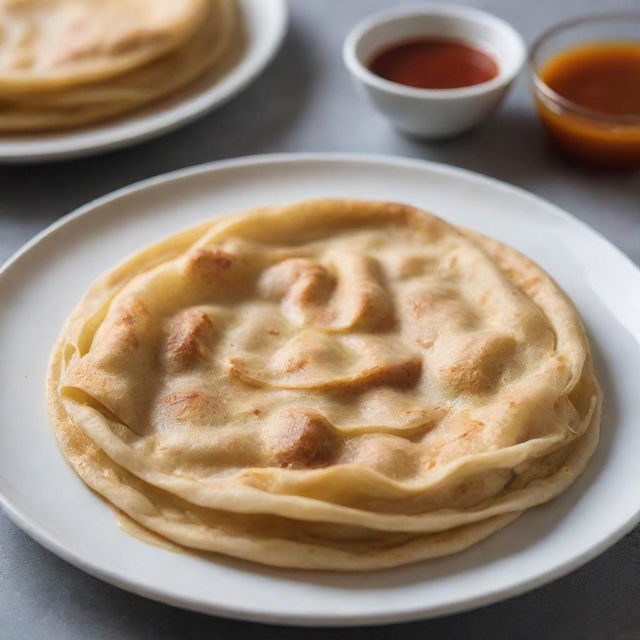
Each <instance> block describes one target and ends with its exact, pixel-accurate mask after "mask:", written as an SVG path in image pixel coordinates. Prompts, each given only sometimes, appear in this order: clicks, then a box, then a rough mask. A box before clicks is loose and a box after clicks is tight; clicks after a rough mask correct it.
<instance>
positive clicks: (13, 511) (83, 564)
mask: <svg viewBox="0 0 640 640" xmlns="http://www.w3.org/2000/svg"><path fill="white" fill-rule="evenodd" d="M291 162H296V163H300V162H310V163H317V162H322V163H327V164H331V163H345V162H347V163H361V164H371V165H378V166H384V165H387V166H389V165H391V166H395V167H399V168H403V167H404V168H410V169H426V170H429V171H435V172H441V173H446V174H449V175H457V176H459V177H461V178H463V179H465V180H467V181H471V182H474V183H475V184H484V185H488V186H491V187H492V188H496V189H499V190H501V191H503V192H506V193H510V194H513V195H516V196H518V197H524V198H526V199H529V200H530V201H532V202H533V203H535V204H537V205H539V206H543V207H545V208H547V209H551V210H553V213H554V214H555V215H558V216H559V217H560V218H562V219H563V220H564V221H565V222H570V223H571V224H576V223H577V224H578V225H579V226H580V227H581V230H582V231H583V232H585V233H587V234H589V235H591V236H592V238H593V239H596V240H597V241H599V242H601V243H604V245H606V247H607V249H608V250H610V251H611V250H612V251H613V252H614V253H615V254H617V256H618V257H619V258H622V260H623V262H625V263H626V265H627V266H629V267H631V269H632V271H634V272H635V274H636V275H637V276H638V277H640V267H639V266H638V265H636V264H635V263H634V262H633V261H632V260H631V258H629V256H627V255H626V254H625V253H624V252H623V251H622V250H621V249H619V248H618V247H617V246H616V245H614V244H613V243H612V242H611V241H610V240H608V239H607V238H606V237H605V236H603V235H602V234H600V233H599V232H598V231H596V230H595V229H593V228H592V227H590V226H589V225H588V224H586V223H585V222H583V221H582V220H580V219H579V218H576V217H574V216H573V215H571V214H570V213H568V212H567V211H565V210H564V209H562V208H561V207H559V206H557V205H555V204H553V203H552V202H550V201H548V200H546V199H545V198H542V197H540V196H538V195H536V194H534V193H531V192H529V191H527V190H526V189H524V188H522V187H519V186H515V185H512V184H509V183H507V182H504V181H501V180H499V179H497V178H493V177H491V176H487V175H485V174H482V173H479V172H475V171H471V170H468V169H463V168H461V167H456V166H452V165H448V164H445V163H440V162H435V161H430V160H422V159H416V158H406V157H402V156H394V155H385V154H367V153H351V152H306V153H269V154H256V155H250V156H243V157H240V158H232V159H226V160H216V161H211V162H207V163H203V164H198V165H193V166H190V167H186V168H181V169H177V170H174V171H170V172H166V173H163V174H159V175H156V176H153V177H150V178H146V179H143V180H140V181H137V182H134V183H132V184H129V185H126V186H124V187H121V188H119V189H116V190H114V191H112V192H109V193H107V194H105V195H102V196H99V197H97V198H95V199H93V200H91V201H89V202H87V203H86V204H84V205H82V206H80V207H78V208H76V209H74V210H73V211H71V212H70V213H68V214H66V215H64V216H62V217H61V218H59V219H58V220H56V221H55V222H53V223H52V224H50V225H48V226H47V227H45V229H43V230H42V231H40V232H39V233H37V234H36V235H35V236H34V237H33V238H31V240H29V241H28V242H26V243H25V244H24V245H23V246H22V247H20V248H19V249H18V250H17V251H15V252H14V253H13V254H12V255H11V256H10V257H9V258H8V259H7V260H5V261H4V262H3V263H2V264H0V278H2V277H3V276H4V274H5V273H6V272H7V271H8V270H9V269H11V268H13V267H14V265H16V263H17V262H18V261H19V260H20V259H21V257H22V256H23V255H25V254H26V253H28V252H29V251H30V250H31V249H32V248H34V247H35V246H36V245H38V244H39V243H40V241H41V240H43V239H44V238H46V237H48V236H50V235H53V234H55V233H58V232H60V231H61V230H62V229H64V227H65V226H66V225H68V224H69V223H71V222H73V221H74V220H76V219H78V218H80V217H82V216H85V215H90V214H91V213H93V212H95V211H96V210H99V209H100V208H101V207H102V206H103V205H105V204H108V203H111V202H113V201H115V200H118V199H120V198H126V197H129V196H131V195H133V194H136V193H139V192H141V191H144V190H146V189H150V188H153V187H155V186H159V185H163V184H166V183H168V182H176V181H179V180H181V179H184V178H190V177H193V176H197V175H202V174H206V173H208V172H212V171H214V172H215V171H219V170H225V169H230V168H231V169H232V168H242V167H247V166H252V167H259V166H261V165H273V164H287V163H291ZM633 338H634V339H635V340H636V341H638V342H639V343H640V336H639V335H638V334H637V333H636V334H633ZM0 507H2V509H3V510H4V512H5V513H6V515H7V516H8V517H9V518H10V519H11V520H12V522H13V523H14V524H16V525H17V526H18V527H19V528H20V529H22V530H23V531H24V532H25V533H26V534H27V535H29V536H30V537H31V538H32V539H34V540H36V541H37V542H38V543H39V544H41V545H42V546H43V547H45V548H46V549H48V550H49V551H51V552H52V553H54V554H55V555H57V556H58V557H60V558H62V559H63V560H65V561H67V562H69V563H70V564H72V565H73V566H75V567H77V568H79V569H81V570H83V571H85V572H86V573H89V574H90V575H92V576H94V577H96V578H98V579H100V580H103V581H105V582H107V583H109V584H112V585H115V586H117V587H119V588H122V589H124V590H126V591H129V592H132V593H135V594H137V595H141V596H143V597H146V598H149V599H152V600H156V601H159V602H163V603H165V604H169V605H173V606H177V607H180V608H183V609H187V610H191V611H198V612H201V613H206V614H209V615H219V616H223V617H226V618H231V619H236V620H242V621H252V622H262V623H267V624H280V625H290V626H307V627H308V626H323V627H338V626H358V625H367V626H373V625H384V624H391V623H394V622H408V621H411V620H419V619H428V618H435V617H439V616H443V615H447V614H453V613H460V612H463V611H469V610H472V609H476V608H478V607H481V606H486V605H489V604H492V603H495V602H499V601H502V600H506V599H508V598H512V597H515V596H517V595H521V594H523V593H525V592H528V591H531V590H533V589H536V588H538V587H541V586H542V585H544V584H547V583H549V582H552V581H554V580H556V579H558V578H560V577H562V576H565V575H567V574H568V573H570V572H572V571H574V570H575V569H577V568H578V567H580V566H582V565H584V564H585V563H587V562H589V561H590V560H592V559H593V558H595V557H597V556H598V555H600V554H601V553H602V552H604V551H605V550H606V549H608V548H609V547H610V546H612V545H613V544H615V543H616V542H617V541H618V540H620V539H621V538H622V537H623V536H624V535H626V534H627V533H628V532H630V531H631V530H632V529H633V528H634V527H635V526H636V525H637V524H638V523H640V510H638V511H636V513H634V514H633V516H632V517H630V518H629V519H627V520H626V521H624V522H622V523H621V524H619V525H618V526H617V527H616V528H614V529H613V530H612V531H610V532H609V534H608V535H607V536H605V537H603V538H602V539H601V540H600V541H598V542H597V543H595V544H593V545H591V546H590V547H589V548H588V549H586V550H585V551H583V552H582V553H580V554H578V555H576V556H575V557H572V558H571V559H570V560H569V561H564V562H562V563H561V564H559V565H558V566H557V567H555V568H554V569H552V570H549V571H546V572H544V573H543V574H541V575H539V576H536V577H533V578H528V579H523V580H520V581H519V582H518V583H517V584H512V585H509V586H504V587H498V588H495V589H491V590H487V591H485V592H483V593H482V594H479V595H477V596H475V597H468V598H466V599H465V600H462V601H456V602H453V603H446V604H442V605H440V606H438V607H433V606H424V607H420V606H416V607H415V608H413V609H412V610H411V611H408V612H407V611H402V612H391V613H379V614H338V615H333V616H331V615H330V616H325V615H319V614H308V613H299V614H293V615H289V614H287V615H286V616H283V614H279V613H273V612H270V611H259V610H256V609H255V608H253V609H252V608H245V607H243V606H228V605H215V604H211V603H210V602H208V603H207V602H204V601H194V600H193V599H191V598H189V597H183V596H180V595H176V594H174V593H169V592H167V590H166V589H165V588H163V587H157V586H154V587H149V586H148V585H141V584H140V583H139V582H136V581H135V579H131V578H128V577H127V576H123V575H121V574H120V573H118V572H116V571H110V570H108V569H104V568H103V567H100V566H98V565H97V564H96V563H95V562H94V561H93V560H92V559H91V558H88V557H86V556H84V555H83V554H78V553H75V552H74V551H73V550H71V549H69V548H68V547H66V546H65V544H64V542H63V541H60V540H58V537H57V536H56V534H55V533H53V532H51V531H49V530H48V528H47V527H46V525H45V526H43V525H41V524H39V523H38V522H37V518H34V519H30V518H29V516H28V515H27V514H25V513H23V512H22V511H21V509H20V508H19V507H17V506H16V505H14V504H13V501H12V499H11V498H10V497H9V496H7V495H5V494H4V492H3V491H2V489H1V488H0Z"/></svg>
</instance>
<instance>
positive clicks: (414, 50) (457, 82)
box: [369, 39, 498, 89]
mask: <svg viewBox="0 0 640 640" xmlns="http://www.w3.org/2000/svg"><path fill="white" fill-rule="evenodd" d="M369 69H370V70H371V71H372V72H373V73H375V74H376V75H378V76H380V77H381V78H384V79H385V80H390V81H391V82H397V83H398V84H404V85H406V86H408V87H417V88H419V89H457V88H459V87H469V86H471V85H474V84H480V83H482V82H487V81H488V80H491V79H492V78H495V77H496V76H497V75H498V65H497V64H496V62H495V60H494V59H493V58H492V57H491V56H489V55H487V54H486V53H484V52H483V51H480V50H478V49H474V48H473V47H470V46H469V45H466V44H464V43H462V42H457V41H454V40H435V39H423V40H409V41H406V42H400V43H399V44H396V45H394V46H392V47H389V48H388V49H384V50H383V51H381V52H380V53H378V54H377V55H376V56H374V58H373V59H372V60H371V62H370V63H369Z"/></svg>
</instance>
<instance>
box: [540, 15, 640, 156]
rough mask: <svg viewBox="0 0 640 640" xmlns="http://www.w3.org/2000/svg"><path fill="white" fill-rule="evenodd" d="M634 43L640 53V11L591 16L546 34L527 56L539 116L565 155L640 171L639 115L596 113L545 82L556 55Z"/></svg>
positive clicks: (563, 24)
mask: <svg viewBox="0 0 640 640" xmlns="http://www.w3.org/2000/svg"><path fill="white" fill-rule="evenodd" d="M617 42H621V43H622V42H624V43H633V44H637V45H638V49H639V51H640V12H631V13H611V14H600V15H594V16H588V17H585V18H581V19H578V20H571V21H569V22H564V23H562V24H559V25H557V26H555V27H553V28H552V29H549V30H548V31H546V32H545V33H543V34H542V35H541V36H540V37H539V38H538V40H537V41H536V42H535V43H534V45H533V47H532V48H531V52H530V54H529V71H530V74H531V85H532V91H533V96H534V101H535V104H536V108H537V110H538V114H539V115H540V118H541V119H542V122H543V124H544V126H545V129H546V130H547V132H548V133H549V135H550V137H551V139H552V140H553V142H554V143H555V144H556V146H557V147H559V148H560V149H561V150H562V151H563V152H565V153H566V154H568V155H569V156H571V157H573V158H576V159H578V160H580V161H583V162H586V163H588V164H591V165H595V166H603V167H640V113H630V114H622V115H614V114H610V113H604V112H601V111H595V110H593V109H589V108H587V107H584V106H581V105H579V104H576V103H575V102H572V101H571V100H568V99H567V98H565V97H563V96H562V95H560V94H558V93H556V92H555V91H554V90H553V89H552V88H551V87H550V86H549V85H547V84H546V82H545V81H544V80H543V79H542V75H543V74H542V71H543V70H544V67H545V65H546V64H547V63H548V62H549V61H550V60H552V59H553V58H554V57H555V56H556V55H558V54H560V53H562V52H565V51H567V50H570V49H572V48H574V47H579V46H582V45H591V44H605V43H606V44H610V43H617Z"/></svg>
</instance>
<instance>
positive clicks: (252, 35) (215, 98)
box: [0, 0, 288, 163]
mask: <svg viewBox="0 0 640 640" xmlns="http://www.w3.org/2000/svg"><path fill="white" fill-rule="evenodd" d="M237 1H238V6H239V8H240V13H241V21H242V24H243V26H244V31H245V36H244V37H245V46H244V49H243V52H242V55H241V56H240V57H239V59H238V60H236V61H235V62H234V64H233V66H232V67H231V68H230V69H229V70H228V71H227V72H225V73H224V75H222V77H219V76H220V73H219V71H218V69H212V70H211V72H209V73H207V74H205V75H204V76H203V77H202V78H200V79H199V80H198V81H197V82H195V83H193V84H192V85H190V86H189V87H188V88H186V89H184V90H183V91H180V92H178V93H176V94H175V95H174V96H171V97H169V98H166V99H164V100H160V101H158V102H156V103H154V104H152V105H149V106H148V107H145V108H144V109H141V110H139V111H136V112H134V113H132V114H130V115H126V116H123V117H120V118H117V119H115V120H112V121H109V122H106V123H104V124H99V125H93V126H89V127H85V128H82V129H78V130H70V131H63V132H60V133H39V134H28V135H27V134H25V135H10V136H7V135H4V136H3V135H0V163H26V162H43V161H46V160H63V159H68V158H75V157H79V156H86V155H91V154H95V153H99V152H103V151H110V150H112V149H117V148H119V147H125V146H128V145H131V144H134V143H135V142H141V141H143V140H148V139H149V138H153V137H156V136H159V135H161V134H163V133H166V132H168V131H171V130H172V129H176V128H177V127H179V126H182V125H185V124H187V123H188V122H191V121H192V120H194V119H195V118H197V117H199V116H202V115H204V114H205V113H207V112H209V111H211V110H213V109H215V108H216V107H219V106H220V105H222V104H223V103H224V102H226V101H227V100H229V99H230V98H231V97H233V96H234V95H235V94H236V93H238V92H239V91H240V90H242V89H243V88H244V87H246V86H247V85H248V84H249V83H250V82H251V81H252V80H253V79H254V78H255V77H256V76H257V75H258V74H259V73H260V72H261V71H262V70H263V69H264V68H265V66H266V65H267V63H268V62H269V61H270V60H271V59H272V58H273V56H274V55H275V54H276V51H277V50H278V46H279V45H280V43H281V42H282V40H283V38H284V36H285V33H286V28H287V15H288V14H287V5H286V0H237Z"/></svg>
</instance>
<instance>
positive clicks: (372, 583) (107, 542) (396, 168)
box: [0, 155, 640, 625]
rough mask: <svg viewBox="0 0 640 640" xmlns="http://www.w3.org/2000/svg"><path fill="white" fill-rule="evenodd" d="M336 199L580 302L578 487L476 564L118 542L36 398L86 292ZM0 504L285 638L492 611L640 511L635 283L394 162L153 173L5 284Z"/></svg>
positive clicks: (300, 161)
mask: <svg viewBox="0 0 640 640" xmlns="http://www.w3.org/2000/svg"><path fill="white" fill-rule="evenodd" d="M323 196H337V197H347V198H368V199H384V200H396V201H403V202H408V203H411V204H414V205H417V206H419V207H423V208H426V209H429V210H431V211H433V212H435V213H437V214H439V215H441V216H443V217H445V218H446V219H448V220H450V221H452V222H454V223H456V224H462V225H466V226H468V227H471V228H474V229H478V230H480V231H482V232H484V233H488V234H491V235H493V236H495V237H497V238H499V239H500V240H502V241H503V242H506V243H508V244H510V245H512V246H514V247H516V248H517V249H519V250H521V251H523V252H524V253H525V254H527V255H529V256H531V257H532V258H533V259H535V260H536V261H537V262H538V263H540V264H541V265H542V266H543V267H544V268H545V269H547V270H548V271H549V273H551V274H552V275H553V276H554V277H555V278H556V279H557V280H558V282H559V283H560V285H561V286H562V287H564V288H565V290H566V291H567V292H568V293H569V294H570V295H571V297H572V298H573V299H574V301H575V302H576V304H577V305H578V308H579V309H580V311H581V313H582V316H583V318H584V320H585V321H586V324H587V326H588V329H589V331H590V333H591V336H592V338H593V346H594V350H595V360H596V366H597V370H598V374H599V378H600V380H601V382H602V384H603V387H604V392H605V398H606V401H605V412H604V420H603V435H602V441H601V444H600V447H599V449H598V451H597V454H596V456H595V458H594V459H593V460H592V462H591V463H590V465H589V467H588V469H587V471H586V473H585V474H584V475H583V476H582V477H581V478H580V479H579V480H578V482H577V483H576V485H575V486H574V487H573V488H571V489H570V490H569V491H567V492H566V493H565V494H563V495H562V496H561V497H560V498H558V499H556V500H554V501H553V502H551V503H550V504H547V505H544V506H541V507H537V508H535V509H531V510H530V511H528V512H527V513H526V514H525V515H524V516H523V517H522V518H520V519H519V520H518V521H516V522H515V523H514V524H512V525H511V526H509V527H507V528H506V529H504V530H502V531H500V532H498V533H497V534H495V535H493V536H492V537H491V538H489V539H488V540H486V541H484V542H482V543H480V544H478V545H476V546H475V547H472V548H471V549H469V550H468V551H465V552H463V553H461V554H458V555H455V556H451V557H448V558H444V559H440V560H435V561H430V562H425V563H422V564H416V565H413V566H408V567H403V568H399V569H393V570H387V571H379V572H374V573H362V574H346V573H344V574H341V573H331V574H322V573H312V572H300V571H298V572H296V571H286V570H276V569H268V568H265V567H260V566H257V565H252V564H250V563H247V562H241V561H234V560H231V559H225V558H222V557H221V558H220V560H219V561H216V562H212V561H206V560H203V559H199V558H196V557H191V556H189V555H184V554H174V553H171V552H169V551H165V550H163V549H159V548H156V547H153V546H149V545H147V544H145V543H143V542H140V541H139V540H137V539H136V538H132V537H130V536H129V535H127V534H126V533H123V532H122V531H121V530H120V529H119V528H118V526H117V524H116V521H115V518H114V516H113V513H112V512H111V510H110V509H109V508H108V507H107V506H105V505H104V504H103V503H102V502H101V501H100V500H99V499H97V498H96V497H95V496H94V495H93V494H92V493H90V492H89V491H88V490H87V489H86V488H85V486H84V485H83V484H82V482H81V481H80V480H78V479H77V477H76V476H75V475H74V473H73V472H72V471H71V469H70V468H69V467H68V466H67V464H66V463H65V461H64V460H63V458H62V456H61V455H60V453H59V451H58V449H57V447H56V443H55V440H54V437H53V435H52V433H51V431H50V429H49V425H48V423H47V417H46V413H45V407H44V403H43V386H44V376H45V369H46V365H47V359H48V357H49V351H50V349H51V346H52V344H53V342H54V340H55V337H56V334H57V333H58V331H59V329H60V327H61V325H62V323H63V321H64V320H65V318H66V317H67V315H68V314H69V312H70V311H71V309H72V308H73V307H74V306H75V304H76V302H77V301H78V300H79V298H80V297H81V295H82V294H83V292H84V291H85V289H86V288H87V287H88V286H89V284H90V283H91V281H92V280H93V279H94V278H95V277H96V276H98V275H99V274H100V273H102V272H103V271H104V270H106V269H108V268H109V267H111V266H112V265H113V264H114V263H115V262H118V261H119V260H120V259H122V258H123V257H124V256H126V255H127V254H129V253H131V252H133V251H136V250H138V249H139V248H140V247H141V246H143V245H145V244H148V243H151V242H154V241H156V240H157V239H159V238H161V237H162V236H164V235H165V234H168V233H170V232H173V231H176V230H178V229H180V228H181V227H184V226H186V225H189V224H192V223H195V222H196V221H199V220H202V219H205V218H208V217H210V216H215V215H218V214H222V213H226V212H232V211H236V210H241V209H244V208H246V207H253V206H257V205H263V204H275V203H285V202H289V201H295V200H298V199H304V198H311V197H323ZM0 300H1V301H2V304H1V305H0V394H1V401H0V498H1V499H2V502H3V503H4V506H5V508H6V510H7V513H8V514H9V515H10V516H11V517H12V518H13V519H14V520H15V522H16V523H17V524H18V525H19V526H21V527H22V528H23V529H24V530H25V531H26V532H27V533H29V535H31V536H33V537H34V538H35V539H36V540H38V541H39V542H40V543H42V544H43V545H44V546H46V547H47V548H48V549H50V550H51V551H53V552H54V553H57V554H58V555H60V556H62V557H63V558H65V559H66V560H68V561H69V562H71V563H73V564H75V565H77V566H78V567H81V568H82V569H84V570H86V571H88V572H89V573H92V574H93V575H96V576H98V577H100V578H102V579H104V580H106V581H108V582H111V583H113V584H116V585H119V586H121V587H123V588H125V589H129V590H131V591H134V592H136V593H139V594H142V595H145V596H148V597H150V598H155V599H157V600H163V601H165V602H169V603H171V604H175V605H178V606H182V607H186V608H190V609H197V610H200V611H205V612H208V613H215V614H220V615H225V616H231V617H236V618H244V619H251V620H262V621H268V622H279V623H288V624H320V625H338V624H364V623H380V622H388V621H394V620H408V619H411V618H420V617H428V616H434V615H438V614H443V613H447V612H453V611H460V610H462V609H466V608H470V607H474V606H478V605H481V604H486V603H489V602H494V601H496V600H499V599H501V598H505V597H507V596H511V595H514V594H517V593H520V592H522V591H525V590H527V589H531V588H533V587H535V586H538V585H541V584H543V583H545V582H548V581H549V580H552V579H554V578H557V577H558V576H561V575H563V574H565V573H567V572H568V571H571V570H572V569H574V568H576V567H578V566H579V565H581V564H583V563H584V562H586V561H587V560H589V559H590V558H593V557H594V556H595V555H596V554H598V553H600V552H602V551H603V550H604V549H605V548H606V547H608V546H609V545H611V544H613V543H614V542H615V541H616V540H618V539H619V538H620V537H621V536H622V535H623V534H624V533H625V532H627V531H629V530H630V529H631V527H632V526H633V525H634V524H635V523H636V521H637V520H638V516H639V513H640V491H638V487H639V486H640V465H639V464H638V460H639V459H640V424H639V418H638V414H639V413H640V395H639V394H638V390H639V388H640V387H639V375H640V374H639V373H638V372H640V344H639V340H640V330H639V327H638V319H639V318H640V271H638V269H637V268H636V267H634V266H633V265H632V263H631V262H630V261H629V260H628V259H627V258H625V257H624V256H623V255H622V254H621V253H620V252H619V251H617V250H616V249H615V248H614V247H613V246H612V245H610V244H609V243H608V242H607V241H606V240H604V239H603V238H602V237H600V236H599V235H597V234H596V233H595V232H594V231H592V230H591V229H589V228H588V227H586V226H585V225H583V224H582V223H580V222H578V221H577V220H575V219H574V218H572V217H571V216H569V215H567V214H566V213H564V212H562V211H560V210H559V209H558V208H556V207H554V206H553V205H551V204H548V203H546V202H544V201H542V200H540V199H539V198H537V197H535V196H532V195H530V194H528V193H526V192H524V191H521V190H519V189H515V188H513V187H509V186H507V185H505V184H502V183H500V182H497V181H495V180H491V179H489V178H485V177H482V176H479V175H476V174H472V173H469V172H466V171H462V170H459V169H453V168H451V167H447V166H443V165H438V164H430V163H425V162H419V161H411V160H402V159H394V158H388V157H387V158H385V157H367V156H349V155H346V156H345V155H279V156H278V155H276V156H262V157H254V158H246V159H242V160H233V161H229V162H222V163H214V164H210V165H204V166H201V167H195V168H192V169H187V170H186V171H179V172H176V173H172V174H169V175H167V176H161V177H159V178H155V179H152V180H148V181H146V182H143V183H140V184H137V185H134V186H132V187H128V188H126V189H122V190H120V191H118V192H116V193H115V194H113V195H110V196H107V197H105V198H101V199H100V200H97V201H96V202H93V203H91V204H89V205H87V206H85V207H83V208H82V209H80V210H79V211H77V212H75V213H74V214H71V215H70V216H68V217H66V218H63V219H62V220H60V221H59V222H58V223H56V224H54V225H53V226H52V227H50V228H49V229H48V230H46V231H45V232H44V233H42V234H41V235H40V236H38V237H37V238H35V239H34V240H33V241H32V242H30V243H29V245H27V247H25V249H23V250H22V251H21V252H20V253H19V254H18V255H17V256H16V257H14V258H13V259H12V260H11V261H10V262H9V263H8V264H7V265H6V266H5V267H4V269H3V270H2V272H0Z"/></svg>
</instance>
